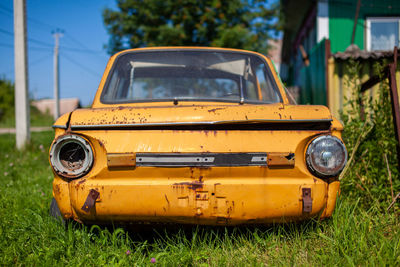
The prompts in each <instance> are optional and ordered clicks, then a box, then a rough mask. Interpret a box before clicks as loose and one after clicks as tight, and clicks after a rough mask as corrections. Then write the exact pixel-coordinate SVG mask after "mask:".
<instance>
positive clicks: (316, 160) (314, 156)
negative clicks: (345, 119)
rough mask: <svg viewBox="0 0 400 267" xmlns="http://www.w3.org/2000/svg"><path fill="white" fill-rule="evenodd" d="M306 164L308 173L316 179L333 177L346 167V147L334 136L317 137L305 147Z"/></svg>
mask: <svg viewBox="0 0 400 267" xmlns="http://www.w3.org/2000/svg"><path fill="white" fill-rule="evenodd" d="M306 163H307V167H308V169H309V170H310V172H311V173H312V174H314V175H315V176H317V177H321V178H329V177H335V176H337V175H339V174H340V172H341V171H342V170H343V168H344V167H345V166H346V163H347V150H346V147H345V146H344V144H343V142H342V141H341V140H340V139H339V138H337V137H335V136H332V135H321V136H318V137H316V138H315V139H314V140H312V141H311V142H310V144H309V145H308V147H307V150H306Z"/></svg>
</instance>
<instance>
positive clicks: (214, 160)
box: [136, 152, 267, 167]
mask: <svg viewBox="0 0 400 267" xmlns="http://www.w3.org/2000/svg"><path fill="white" fill-rule="evenodd" d="M136 166H137V167H238V166H267V153H262V152H259V153H137V154H136Z"/></svg>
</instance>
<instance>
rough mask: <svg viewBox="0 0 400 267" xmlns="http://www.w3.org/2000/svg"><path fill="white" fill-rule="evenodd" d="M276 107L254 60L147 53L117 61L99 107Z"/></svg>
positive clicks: (274, 91)
mask: <svg viewBox="0 0 400 267" xmlns="http://www.w3.org/2000/svg"><path fill="white" fill-rule="evenodd" d="M185 100H186V101H225V102H239V103H246V102H249V103H251V102H255V103H276V102H280V101H281V97H280V94H279V92H278V88H277V86H276V84H275V82H274V80H273V78H272V74H271V72H270V70H269V68H268V67H267V65H266V63H265V62H264V60H263V59H261V58H260V57H258V56H256V55H253V54H249V53H239V52H236V53H235V52H220V51H212V50H208V51H207V50H204V51H185V50H184V51H182V50H180V51H175V50H172V51H168V50H167V51H152V52H147V51H146V52H128V53H125V54H122V55H120V56H119V57H118V58H117V60H116V62H115V63H114V67H113V68H112V70H111V74H110V75H109V77H108V80H107V82H106V85H105V87H104V90H103V92H102V96H101V101H102V102H103V103H108V104H115V103H129V102H150V101H185Z"/></svg>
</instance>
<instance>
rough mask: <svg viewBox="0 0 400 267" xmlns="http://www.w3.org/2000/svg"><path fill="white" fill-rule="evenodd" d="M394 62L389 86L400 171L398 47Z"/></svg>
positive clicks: (391, 67) (390, 66)
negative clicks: (397, 79)
mask: <svg viewBox="0 0 400 267" xmlns="http://www.w3.org/2000/svg"><path fill="white" fill-rule="evenodd" d="M393 57H394V60H393V63H391V64H389V77H388V78H389V87H390V98H391V103H392V113H393V124H394V131H395V136H396V140H397V144H396V148H397V167H398V169H399V171H400V139H399V134H400V109H399V95H398V92H397V84H396V67H397V47H395V48H394V51H393Z"/></svg>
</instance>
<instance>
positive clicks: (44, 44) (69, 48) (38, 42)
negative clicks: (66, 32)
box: [0, 28, 102, 54]
mask: <svg viewBox="0 0 400 267" xmlns="http://www.w3.org/2000/svg"><path fill="white" fill-rule="evenodd" d="M0 32H1V33H4V34H7V35H10V36H14V33H12V32H10V31H7V30H4V29H1V28H0ZM28 40H29V41H31V42H32V43H36V44H40V45H43V46H46V47H48V49H51V48H52V47H53V45H52V44H49V43H45V42H42V41H39V40H36V39H33V38H28ZM60 48H61V49H64V50H69V51H71V52H80V53H97V54H98V53H102V51H101V50H91V49H79V48H72V47H65V46H60ZM43 49H45V48H43Z"/></svg>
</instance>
